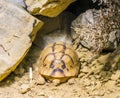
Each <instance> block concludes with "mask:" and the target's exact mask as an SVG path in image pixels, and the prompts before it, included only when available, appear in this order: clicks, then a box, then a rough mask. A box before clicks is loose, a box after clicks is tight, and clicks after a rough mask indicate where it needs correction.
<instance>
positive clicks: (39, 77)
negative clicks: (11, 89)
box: [35, 75, 46, 85]
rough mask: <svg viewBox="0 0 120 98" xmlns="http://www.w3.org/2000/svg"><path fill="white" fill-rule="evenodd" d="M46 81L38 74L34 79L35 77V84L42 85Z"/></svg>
mask: <svg viewBox="0 0 120 98" xmlns="http://www.w3.org/2000/svg"><path fill="white" fill-rule="evenodd" d="M45 83H46V81H45V79H44V78H43V77H42V76H41V75H39V76H38V77H37V78H36V79H35V84H37V85H44V84H45Z"/></svg>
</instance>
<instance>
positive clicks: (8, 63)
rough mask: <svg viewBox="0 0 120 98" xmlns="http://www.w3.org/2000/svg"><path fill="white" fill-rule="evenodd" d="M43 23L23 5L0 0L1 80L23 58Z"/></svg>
mask: <svg viewBox="0 0 120 98" xmlns="http://www.w3.org/2000/svg"><path fill="white" fill-rule="evenodd" d="M42 25H43V22H42V21H40V20H38V19H36V18H34V17H33V16H31V15H30V14H28V13H27V12H26V11H25V10H24V9H23V8H22V7H18V6H16V5H14V4H12V3H8V2H5V1H3V0H0V81H1V80H3V79H4V78H5V77H6V76H7V75H9V74H10V73H11V72H12V71H14V70H15V68H16V67H17V66H18V64H19V63H20V62H21V61H22V60H23V58H24V57H25V55H26V54H27V52H28V50H29V48H30V46H31V44H32V41H33V40H34V38H35V35H36V33H37V31H38V30H39V29H40V28H41V27H42Z"/></svg>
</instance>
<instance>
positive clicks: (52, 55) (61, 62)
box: [38, 42, 79, 82]
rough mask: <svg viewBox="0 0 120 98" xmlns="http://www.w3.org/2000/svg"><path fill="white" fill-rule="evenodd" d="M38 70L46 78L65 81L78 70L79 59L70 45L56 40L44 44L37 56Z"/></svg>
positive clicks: (76, 73) (75, 74)
mask: <svg viewBox="0 0 120 98" xmlns="http://www.w3.org/2000/svg"><path fill="white" fill-rule="evenodd" d="M38 64H39V66H40V69H39V72H40V74H41V75H42V76H44V77H45V78H46V79H49V80H54V79H59V80H60V82H65V81H66V80H68V79H69V78H70V77H75V76H77V75H78V72H79V60H78V56H77V55H76V53H75V51H74V49H73V48H72V46H70V45H67V44H66V43H64V42H56V43H53V44H50V45H48V46H46V47H45V48H44V49H43V51H42V53H41V55H40V58H39V61H38Z"/></svg>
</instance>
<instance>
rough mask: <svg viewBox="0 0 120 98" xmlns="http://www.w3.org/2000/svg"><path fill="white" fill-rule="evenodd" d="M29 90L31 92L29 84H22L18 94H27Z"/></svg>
mask: <svg viewBox="0 0 120 98" xmlns="http://www.w3.org/2000/svg"><path fill="white" fill-rule="evenodd" d="M30 90H31V86H30V85H29V84H22V85H21V86H20V93H21V94H25V93H27V92H28V91H30Z"/></svg>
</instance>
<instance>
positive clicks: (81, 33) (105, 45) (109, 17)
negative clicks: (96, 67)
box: [71, 3, 120, 55]
mask: <svg viewBox="0 0 120 98" xmlns="http://www.w3.org/2000/svg"><path fill="white" fill-rule="evenodd" d="M106 6H107V7H103V8H101V9H98V10H96V9H90V10H87V11H86V12H84V13H82V14H80V15H79V16H78V17H77V18H76V19H75V20H74V21H73V22H72V27H71V28H72V29H71V30H72V38H73V39H74V44H77V48H79V46H80V45H82V46H84V47H85V48H87V49H88V50H90V51H92V52H93V53H94V54H95V55H96V54H99V53H101V52H102V50H110V51H111V50H114V49H116V48H117V46H118V45H119V43H120V17H119V16H120V6H118V5H117V4H116V3H112V4H108V5H106Z"/></svg>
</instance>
